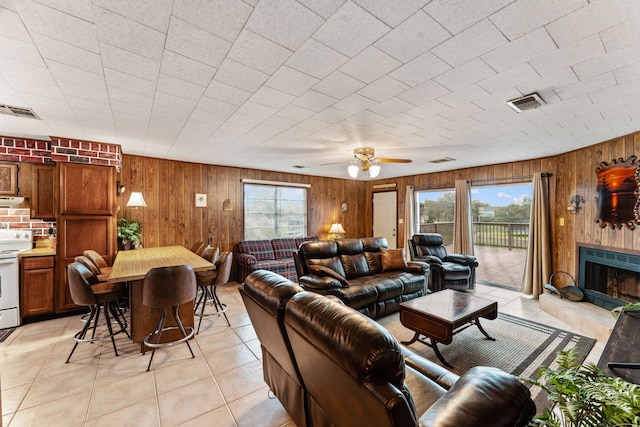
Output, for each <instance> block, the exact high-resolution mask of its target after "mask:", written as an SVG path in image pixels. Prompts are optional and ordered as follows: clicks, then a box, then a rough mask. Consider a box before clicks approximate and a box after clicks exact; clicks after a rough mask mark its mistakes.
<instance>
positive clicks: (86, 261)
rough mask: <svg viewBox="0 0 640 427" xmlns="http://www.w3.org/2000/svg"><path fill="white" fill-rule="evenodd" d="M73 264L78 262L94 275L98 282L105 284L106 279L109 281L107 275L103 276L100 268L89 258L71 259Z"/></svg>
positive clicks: (80, 256)
mask: <svg viewBox="0 0 640 427" xmlns="http://www.w3.org/2000/svg"><path fill="white" fill-rule="evenodd" d="M73 261H74V262H78V263H80V264H82V265H84V266H85V267H87V268H88V269H89V270H91V272H92V273H93V274H95V275H96V277H97V278H98V282H106V281H107V279H109V275H108V274H104V273H101V272H100V268H99V267H98V266H97V265H95V264H94V263H93V262H92V261H91V260H90V259H89V258H87V257H86V256H84V255H78V256H77V257H75V258H74V259H73Z"/></svg>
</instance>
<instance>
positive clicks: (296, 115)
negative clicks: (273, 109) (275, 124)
mask: <svg viewBox="0 0 640 427" xmlns="http://www.w3.org/2000/svg"><path fill="white" fill-rule="evenodd" d="M314 114H316V112H315V111H313V110H308V109H306V108H302V107H298V106H297V105H293V104H289V105H287V106H286V107H284V108H283V109H282V110H280V111H279V112H278V113H277V114H276V115H277V116H278V117H284V118H285V119H290V120H295V121H297V122H300V121H302V120H305V119H307V118H309V117H311V116H313V115H314Z"/></svg>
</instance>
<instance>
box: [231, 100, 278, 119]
mask: <svg viewBox="0 0 640 427" xmlns="http://www.w3.org/2000/svg"><path fill="white" fill-rule="evenodd" d="M277 111H278V110H277V109H275V108H271V107H267V106H266V105H261V104H258V103H255V102H251V101H247V102H245V103H244V105H242V106H241V107H240V108H238V110H237V113H239V114H246V115H248V116H251V117H257V118H259V119H262V120H264V119H266V118H268V117H271V116H273V115H274V114H275V113H276V112H277Z"/></svg>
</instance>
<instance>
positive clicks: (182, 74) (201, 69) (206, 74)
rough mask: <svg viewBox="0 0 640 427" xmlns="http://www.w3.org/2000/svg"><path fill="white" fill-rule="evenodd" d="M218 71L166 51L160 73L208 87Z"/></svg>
mask: <svg viewBox="0 0 640 427" xmlns="http://www.w3.org/2000/svg"><path fill="white" fill-rule="evenodd" d="M216 71H217V69H216V68H215V67H212V66H210V65H207V64H203V63H201V62H198V61H195V60H193V59H191V58H187V57H186V56H182V55H179V54H177V53H175V52H172V51H170V50H165V51H164V55H162V65H161V66H160V72H162V73H163V74H166V75H168V76H171V77H175V78H178V79H181V80H185V81H187V82H191V83H194V84H197V85H200V86H204V87H206V86H208V85H209V83H211V80H212V79H213V75H214V74H215V72H216Z"/></svg>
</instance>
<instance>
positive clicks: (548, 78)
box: [516, 68, 578, 95]
mask: <svg viewBox="0 0 640 427" xmlns="http://www.w3.org/2000/svg"><path fill="white" fill-rule="evenodd" d="M577 81H578V78H577V77H576V74H575V73H574V72H573V70H572V69H571V68H563V69H562V70H560V71H558V72H557V73H552V74H548V75H545V76H543V77H540V78H537V79H534V80H530V81H528V82H524V83H522V84H519V85H518V86H516V89H518V90H519V91H520V92H522V94H523V95H525V94H529V93H533V92H542V91H544V90H547V89H554V88H556V87H560V86H564V85H567V84H570V83H573V82H577Z"/></svg>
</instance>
